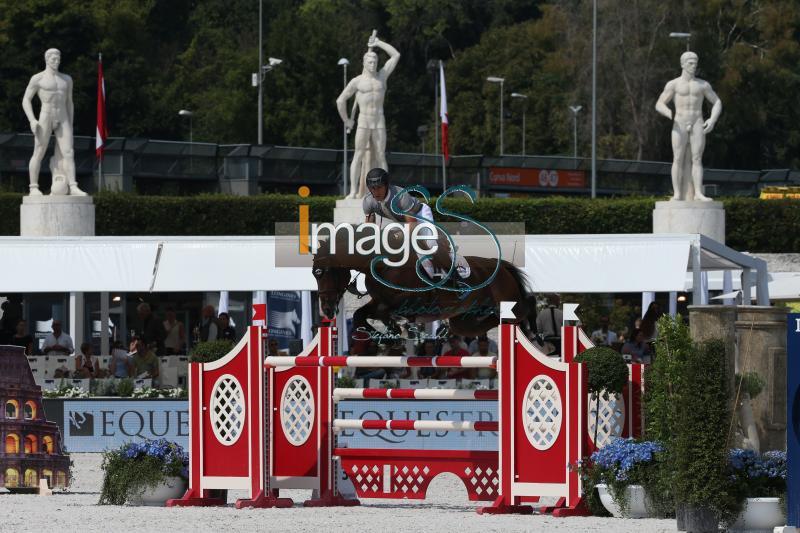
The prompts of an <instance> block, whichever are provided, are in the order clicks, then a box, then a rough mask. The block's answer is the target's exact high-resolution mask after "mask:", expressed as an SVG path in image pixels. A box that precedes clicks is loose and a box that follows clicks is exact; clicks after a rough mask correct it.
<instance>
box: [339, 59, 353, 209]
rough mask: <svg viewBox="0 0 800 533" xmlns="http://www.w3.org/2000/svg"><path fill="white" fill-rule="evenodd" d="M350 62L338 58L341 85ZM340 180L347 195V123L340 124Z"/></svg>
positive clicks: (345, 82)
mask: <svg viewBox="0 0 800 533" xmlns="http://www.w3.org/2000/svg"><path fill="white" fill-rule="evenodd" d="M349 64H350V61H348V60H347V58H346V57H343V58H341V59H339V62H338V63H337V65H341V67H342V71H343V72H342V83H343V87H344V88H347V65H349ZM342 146H343V148H342V152H343V153H342V155H343V157H342V181H343V182H344V186H343V188H342V190H343V191H344V195H345V196H347V182H348V181H349V180H348V179H347V174H348V172H347V124H343V125H342Z"/></svg>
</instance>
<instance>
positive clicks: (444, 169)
mask: <svg viewBox="0 0 800 533" xmlns="http://www.w3.org/2000/svg"><path fill="white" fill-rule="evenodd" d="M439 90H440V91H441V92H442V94H441V95H440V96H439V105H440V106H441V107H440V108H439V124H440V125H441V124H442V123H443V122H444V118H445V117H443V116H442V113H443V112H445V113H446V112H447V110H446V109H445V105H446V104H445V102H446V100H445V98H446V96H447V94H446V92H445V84H444V65H443V63H442V60H441V59H440V60H439ZM448 122H449V120H448ZM442 127H444V126H442ZM447 142H448V143H449V139H448V141H447ZM444 143H445V138H444V136H443V137H442V193H444V191H446V190H447V164H446V163H447V157H446V154H445V152H448V153H449V149H448V150H445V149H444Z"/></svg>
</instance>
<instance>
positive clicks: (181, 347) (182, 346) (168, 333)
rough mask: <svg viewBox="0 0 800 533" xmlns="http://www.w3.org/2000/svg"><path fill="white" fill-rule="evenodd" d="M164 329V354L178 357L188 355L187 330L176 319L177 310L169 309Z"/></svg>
mask: <svg viewBox="0 0 800 533" xmlns="http://www.w3.org/2000/svg"><path fill="white" fill-rule="evenodd" d="M164 318H165V320H164V323H163V324H162V326H163V327H164V353H166V354H167V355H178V354H184V353H186V329H185V328H184V327H183V322H178V320H177V319H176V318H175V309H173V308H172V307H167V311H166V313H165V317H164Z"/></svg>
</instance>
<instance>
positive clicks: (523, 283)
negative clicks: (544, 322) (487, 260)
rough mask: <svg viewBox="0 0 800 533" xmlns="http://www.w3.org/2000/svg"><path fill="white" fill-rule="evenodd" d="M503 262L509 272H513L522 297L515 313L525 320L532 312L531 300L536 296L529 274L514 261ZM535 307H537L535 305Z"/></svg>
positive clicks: (512, 275)
mask: <svg viewBox="0 0 800 533" xmlns="http://www.w3.org/2000/svg"><path fill="white" fill-rule="evenodd" d="M502 263H503V266H504V267H505V269H506V270H507V271H508V273H509V274H511V277H512V278H514V281H515V282H516V284H517V289H518V290H519V294H520V299H519V301H518V302H517V306H516V309H515V314H516V315H517V318H519V319H520V320H525V319H526V318H527V317H528V314H529V313H530V312H531V308H530V301H531V299H532V298H534V296H533V293H532V290H531V285H530V282H529V281H528V276H527V275H526V274H525V272H523V271H522V269H520V268H518V267H517V266H516V265H514V264H513V263H509V262H508V261H506V260H503V261H502ZM534 301H535V300H534ZM533 309H536V306H535V305H534V307H533Z"/></svg>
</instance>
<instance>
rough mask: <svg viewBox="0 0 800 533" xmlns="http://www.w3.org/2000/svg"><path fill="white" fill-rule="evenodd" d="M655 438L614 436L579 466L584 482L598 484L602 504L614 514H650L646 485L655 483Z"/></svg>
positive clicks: (627, 515)
mask: <svg viewBox="0 0 800 533" xmlns="http://www.w3.org/2000/svg"><path fill="white" fill-rule="evenodd" d="M663 450H664V448H663V446H661V444H659V443H657V442H650V441H642V442H637V441H635V440H634V439H614V440H613V441H612V442H611V443H609V444H607V445H605V446H604V447H602V448H601V449H599V450H597V451H596V452H594V453H593V454H592V455H591V457H590V458H589V461H586V462H584V463H583V464H582V466H581V470H582V473H583V475H584V478H585V479H586V480H587V484H588V485H589V486H590V487H597V491H598V494H599V497H600V501H601V502H602V504H603V507H605V508H606V510H608V512H609V513H611V514H612V515H613V516H616V517H617V518H623V517H624V518H647V517H650V516H652V515H653V513H652V511H651V510H650V505H649V502H648V498H647V494H646V492H647V486H649V485H652V484H653V483H654V472H655V468H654V465H656V463H657V454H659V453H660V452H662V451H663Z"/></svg>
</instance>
